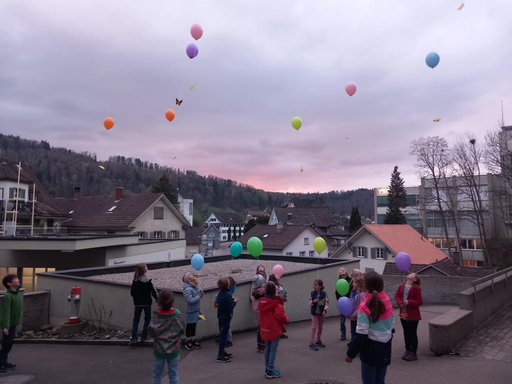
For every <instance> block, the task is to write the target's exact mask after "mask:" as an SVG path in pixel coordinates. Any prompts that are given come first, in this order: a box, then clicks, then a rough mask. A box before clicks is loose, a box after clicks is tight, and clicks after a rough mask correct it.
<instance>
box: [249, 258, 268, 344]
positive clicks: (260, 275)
mask: <svg viewBox="0 0 512 384" xmlns="http://www.w3.org/2000/svg"><path fill="white" fill-rule="evenodd" d="M266 282H267V274H266V273H265V267H264V266H263V265H258V268H256V274H255V275H254V277H253V278H252V285H251V303H252V312H253V314H254V319H255V320H256V323H257V324H258V329H257V332H256V343H257V350H256V352H257V353H265V342H264V341H263V339H262V338H261V334H260V312H259V309H258V308H259V307H258V302H259V299H260V298H262V297H263V296H264V295H265V284H266Z"/></svg>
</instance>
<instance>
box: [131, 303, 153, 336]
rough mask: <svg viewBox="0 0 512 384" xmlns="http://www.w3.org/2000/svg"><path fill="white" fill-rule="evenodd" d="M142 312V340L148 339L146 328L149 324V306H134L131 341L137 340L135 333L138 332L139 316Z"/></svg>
mask: <svg viewBox="0 0 512 384" xmlns="http://www.w3.org/2000/svg"><path fill="white" fill-rule="evenodd" d="M142 311H144V327H143V328H142V338H143V339H146V338H147V337H148V327H149V323H150V322H151V305H143V306H138V305H137V306H136V307H135V312H134V314H133V326H132V340H137V332H138V330H139V321H140V315H141V314H142Z"/></svg>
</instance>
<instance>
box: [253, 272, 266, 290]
mask: <svg viewBox="0 0 512 384" xmlns="http://www.w3.org/2000/svg"><path fill="white" fill-rule="evenodd" d="M252 285H253V287H254V288H259V287H263V286H264V285H265V279H264V278H263V276H261V275H254V277H253V278H252Z"/></svg>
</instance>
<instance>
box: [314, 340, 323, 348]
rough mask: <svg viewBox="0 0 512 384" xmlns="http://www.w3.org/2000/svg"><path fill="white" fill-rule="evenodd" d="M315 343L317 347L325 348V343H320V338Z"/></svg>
mask: <svg viewBox="0 0 512 384" xmlns="http://www.w3.org/2000/svg"><path fill="white" fill-rule="evenodd" d="M315 344H316V346H317V347H320V348H325V344H324V343H322V342H321V341H320V340H318V341H317V342H316V343H315Z"/></svg>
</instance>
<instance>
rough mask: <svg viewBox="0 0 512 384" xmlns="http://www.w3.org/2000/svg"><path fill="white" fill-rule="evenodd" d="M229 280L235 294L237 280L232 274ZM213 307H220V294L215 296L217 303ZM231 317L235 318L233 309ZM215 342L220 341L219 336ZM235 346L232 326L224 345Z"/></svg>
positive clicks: (225, 346)
mask: <svg viewBox="0 0 512 384" xmlns="http://www.w3.org/2000/svg"><path fill="white" fill-rule="evenodd" d="M227 279H228V280H229V293H230V294H231V296H233V295H234V294H235V290H236V281H235V279H233V278H232V277H231V276H228V278H227ZM213 307H214V308H215V309H217V308H218V307H219V295H218V294H217V296H215V303H214V304H213ZM231 319H233V310H231ZM219 334H220V328H219ZM215 342H216V343H218V342H219V338H216V339H215ZM232 346H233V334H232V333H231V328H229V331H228V336H227V340H226V344H225V345H224V348H229V347H232Z"/></svg>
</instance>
